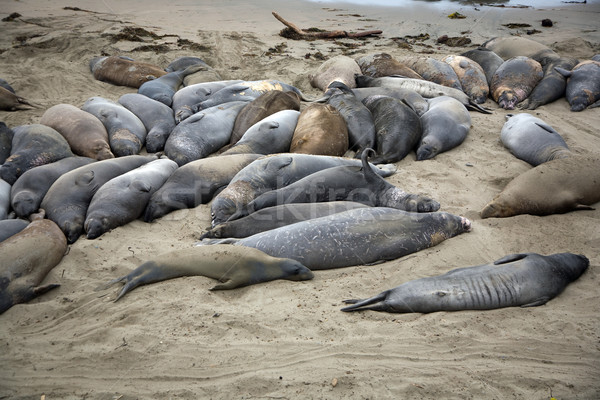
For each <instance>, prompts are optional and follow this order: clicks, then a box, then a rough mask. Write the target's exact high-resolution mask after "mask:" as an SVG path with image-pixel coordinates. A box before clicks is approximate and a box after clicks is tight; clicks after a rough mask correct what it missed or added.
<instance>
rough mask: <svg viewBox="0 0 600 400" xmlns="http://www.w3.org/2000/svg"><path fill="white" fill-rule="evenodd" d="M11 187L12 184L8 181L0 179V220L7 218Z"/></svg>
mask: <svg viewBox="0 0 600 400" xmlns="http://www.w3.org/2000/svg"><path fill="white" fill-rule="evenodd" d="M11 188H12V186H11V185H10V184H9V183H8V182H6V181H5V180H4V179H0V221H1V220H4V219H6V218H8V213H9V211H10V192H11Z"/></svg>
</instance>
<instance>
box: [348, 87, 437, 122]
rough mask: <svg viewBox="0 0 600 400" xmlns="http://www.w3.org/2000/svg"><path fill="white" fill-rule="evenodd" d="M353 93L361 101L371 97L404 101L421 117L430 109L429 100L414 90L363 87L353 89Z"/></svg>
mask: <svg viewBox="0 0 600 400" xmlns="http://www.w3.org/2000/svg"><path fill="white" fill-rule="evenodd" d="M352 93H354V96H356V98H357V99H358V100H359V101H361V102H362V101H363V100H364V99H366V98H367V97H369V96H387V97H393V98H395V99H398V100H402V101H404V102H405V103H406V104H407V105H408V106H409V107H410V108H412V109H413V111H414V112H416V113H417V115H418V116H419V117H420V116H421V115H423V114H424V113H425V111H427V109H428V108H429V103H427V100H426V99H425V98H424V97H423V96H421V95H420V94H419V93H417V92H415V91H414V90H410V89H405V88H390V87H377V86H375V87H361V88H356V89H352Z"/></svg>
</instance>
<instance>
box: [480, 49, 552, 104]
mask: <svg viewBox="0 0 600 400" xmlns="http://www.w3.org/2000/svg"><path fill="white" fill-rule="evenodd" d="M543 76H544V72H543V71H542V66H541V65H540V63H539V62H537V61H535V60H534V59H532V58H529V57H524V56H518V57H513V58H509V59H508V60H506V61H504V62H503V63H502V65H500V66H499V67H498V69H497V70H496V72H495V73H494V76H493V77H492V83H491V84H490V92H491V94H492V98H493V99H494V100H495V101H496V102H497V103H498V105H499V106H500V107H502V108H504V109H506V110H513V109H514V108H515V106H516V105H517V103H520V102H522V101H523V100H525V99H526V98H527V97H528V96H529V94H530V93H531V91H532V90H533V88H534V87H535V85H537V83H538V82H539V81H540V79H542V77H543Z"/></svg>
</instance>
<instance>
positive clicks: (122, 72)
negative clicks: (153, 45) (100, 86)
mask: <svg viewBox="0 0 600 400" xmlns="http://www.w3.org/2000/svg"><path fill="white" fill-rule="evenodd" d="M90 71H92V74H93V75H94V78H96V79H97V80H99V81H102V82H107V83H112V84H113V85H118V86H128V87H132V88H139V87H140V86H141V85H142V83H144V82H148V81H151V80H152V79H156V78H158V77H160V76H163V75H165V74H166V73H167V72H166V71H164V70H163V69H162V68H160V67H158V66H156V65H153V64H149V63H144V62H140V61H135V60H133V59H131V58H128V57H122V56H109V57H94V58H92V59H91V60H90Z"/></svg>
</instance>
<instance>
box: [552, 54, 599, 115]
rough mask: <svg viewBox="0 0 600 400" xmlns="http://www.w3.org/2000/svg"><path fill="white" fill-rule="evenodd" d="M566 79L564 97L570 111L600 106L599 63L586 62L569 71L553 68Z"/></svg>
mask: <svg viewBox="0 0 600 400" xmlns="http://www.w3.org/2000/svg"><path fill="white" fill-rule="evenodd" d="M555 70H557V71H558V72H560V73H561V74H562V75H563V76H564V77H566V78H568V79H567V89H566V97H567V101H568V102H569V104H570V105H571V111H581V110H584V109H586V108H588V107H589V108H593V107H598V106H600V61H594V60H587V61H583V62H580V63H579V64H577V65H576V66H575V67H573V69H572V70H571V71H567V70H565V69H562V68H560V67H557V68H555Z"/></svg>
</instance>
